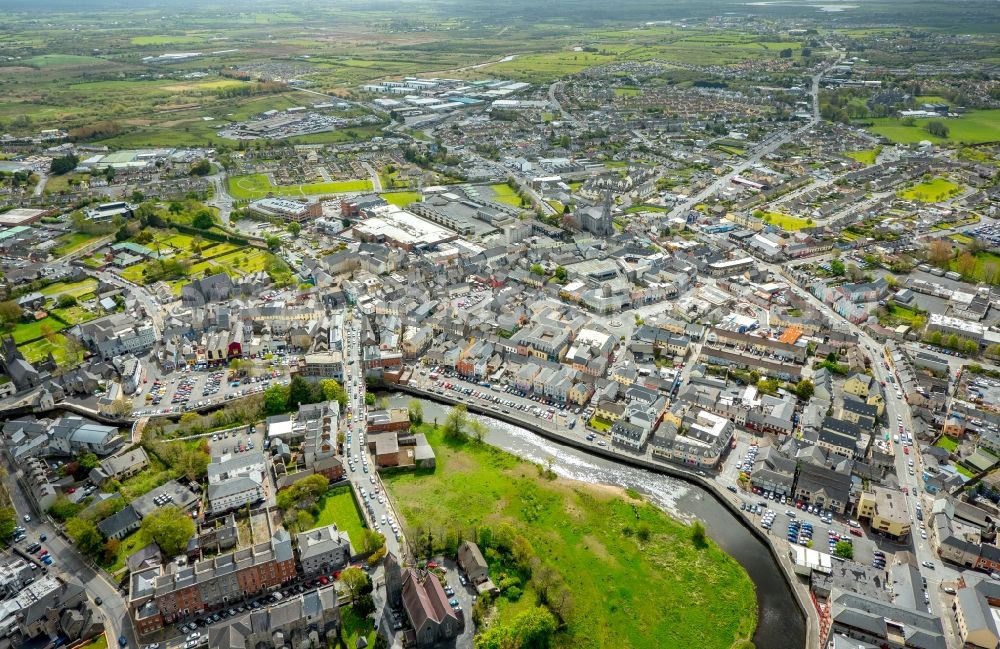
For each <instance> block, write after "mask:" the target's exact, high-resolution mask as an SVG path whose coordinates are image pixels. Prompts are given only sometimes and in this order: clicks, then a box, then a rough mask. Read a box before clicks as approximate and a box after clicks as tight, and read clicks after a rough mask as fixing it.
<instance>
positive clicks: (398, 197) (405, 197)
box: [379, 192, 421, 207]
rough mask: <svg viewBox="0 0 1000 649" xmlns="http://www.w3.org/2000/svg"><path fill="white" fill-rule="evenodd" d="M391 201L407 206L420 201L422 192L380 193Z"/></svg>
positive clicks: (398, 205) (397, 204) (400, 205)
mask: <svg viewBox="0 0 1000 649" xmlns="http://www.w3.org/2000/svg"><path fill="white" fill-rule="evenodd" d="M379 196H381V197H382V198H384V199H385V200H386V201H388V202H389V203H391V204H393V205H395V206H397V207H406V206H407V205H409V204H410V203H418V202H420V198H421V196H420V192H386V193H384V194H379Z"/></svg>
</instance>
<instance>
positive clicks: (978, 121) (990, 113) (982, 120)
mask: <svg viewBox="0 0 1000 649" xmlns="http://www.w3.org/2000/svg"><path fill="white" fill-rule="evenodd" d="M868 121H871V122H872V123H873V126H871V127H868V130H869V131H871V132H872V133H875V134H877V135H881V136H883V137H885V138H887V139H889V140H891V141H892V142H898V143H900V144H915V143H917V142H920V141H921V140H929V141H931V142H934V143H935V144H940V143H942V142H945V141H952V142H965V143H967V144H980V143H982V142H996V141H1000V109H991V110H970V111H969V112H968V113H966V114H964V115H963V116H962V117H959V118H956V119H943V118H942V119H941V120H939V121H941V122H943V123H944V125H945V126H947V127H948V131H949V133H948V137H947V138H946V139H942V138H938V137H935V136H933V135H931V134H930V133H928V132H927V131H925V130H924V125H923V123H921V121H920V120H917V122H916V124H914V125H913V126H905V125H904V124H903V123H902V120H901V119H899V118H897V117H880V118H876V119H872V120H868Z"/></svg>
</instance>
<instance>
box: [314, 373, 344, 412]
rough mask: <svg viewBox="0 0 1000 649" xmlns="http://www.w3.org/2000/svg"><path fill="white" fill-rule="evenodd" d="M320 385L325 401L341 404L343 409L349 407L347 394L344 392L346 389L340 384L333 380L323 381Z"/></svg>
mask: <svg viewBox="0 0 1000 649" xmlns="http://www.w3.org/2000/svg"><path fill="white" fill-rule="evenodd" d="M319 385H320V390H321V391H322V392H323V398H324V399H326V400H327V401H336V402H337V403H339V404H340V407H341V408H344V407H345V406H346V405H347V392H345V391H344V387H343V386H342V385H340V383H337V382H336V381H334V380H333V379H323V380H322V381H320V384H319Z"/></svg>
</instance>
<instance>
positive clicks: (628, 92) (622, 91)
mask: <svg viewBox="0 0 1000 649" xmlns="http://www.w3.org/2000/svg"><path fill="white" fill-rule="evenodd" d="M641 94H642V90H640V89H638V88H631V87H624V88H615V97H638V96H639V95H641Z"/></svg>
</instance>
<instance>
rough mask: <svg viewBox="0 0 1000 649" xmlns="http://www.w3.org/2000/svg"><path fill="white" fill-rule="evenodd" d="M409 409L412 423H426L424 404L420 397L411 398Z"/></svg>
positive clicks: (415, 424) (416, 424)
mask: <svg viewBox="0 0 1000 649" xmlns="http://www.w3.org/2000/svg"><path fill="white" fill-rule="evenodd" d="M407 410H408V411H409V414H410V424H412V425H414V426H419V425H420V424H422V423H424V404H422V403H420V399H410V402H409V403H408V404H407Z"/></svg>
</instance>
